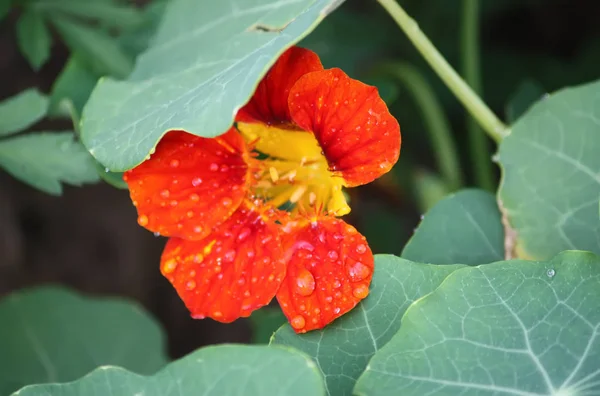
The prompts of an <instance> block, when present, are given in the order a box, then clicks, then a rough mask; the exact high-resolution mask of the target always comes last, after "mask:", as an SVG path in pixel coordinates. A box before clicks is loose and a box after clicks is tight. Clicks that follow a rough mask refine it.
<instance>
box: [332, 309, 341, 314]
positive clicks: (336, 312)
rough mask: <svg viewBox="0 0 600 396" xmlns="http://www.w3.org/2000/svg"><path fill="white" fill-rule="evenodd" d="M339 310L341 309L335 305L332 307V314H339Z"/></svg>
mask: <svg viewBox="0 0 600 396" xmlns="http://www.w3.org/2000/svg"><path fill="white" fill-rule="evenodd" d="M340 311H341V310H340V307H335V308H333V313H334V314H336V315H337V314H339V313H340Z"/></svg>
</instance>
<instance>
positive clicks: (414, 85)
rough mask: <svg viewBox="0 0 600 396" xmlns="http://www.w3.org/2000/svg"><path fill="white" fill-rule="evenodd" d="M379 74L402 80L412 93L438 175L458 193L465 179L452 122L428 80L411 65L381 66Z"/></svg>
mask: <svg viewBox="0 0 600 396" xmlns="http://www.w3.org/2000/svg"><path fill="white" fill-rule="evenodd" d="M376 71H381V72H382V73H384V74H387V75H390V76H393V77H395V78H396V79H398V80H400V81H401V82H402V83H403V84H404V86H405V87H406V88H407V89H408V91H409V92H410V93H411V94H412V96H413V98H414V100H415V102H416V103H417V107H419V109H420V110H421V111H422V112H423V119H424V122H425V124H426V128H425V129H427V132H428V133H429V136H430V141H431V144H432V145H433V151H434V153H435V156H436V161H437V166H438V169H439V172H440V174H442V175H443V178H444V182H445V183H446V185H447V187H448V188H449V189H450V190H451V191H455V190H458V189H459V188H460V187H462V185H463V180H462V172H461V170H460V164H459V160H458V153H457V150H456V144H455V143H454V140H453V138H452V136H453V135H452V130H451V128H450V122H449V121H448V118H447V117H446V115H445V114H444V111H443V109H442V106H441V105H440V103H439V101H438V100H437V98H436V96H435V93H434V92H433V89H432V88H431V86H430V85H429V84H428V83H427V80H426V79H425V78H424V77H423V75H422V74H421V73H420V72H419V70H418V69H417V68H416V67H414V66H412V65H410V64H408V63H400V62H397V63H390V64H387V65H383V66H381V67H378V68H377V69H376Z"/></svg>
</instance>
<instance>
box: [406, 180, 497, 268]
mask: <svg viewBox="0 0 600 396" xmlns="http://www.w3.org/2000/svg"><path fill="white" fill-rule="evenodd" d="M402 257H404V258H406V259H409V260H413V261H420V262H423V263H434V264H452V263H464V264H468V265H478V264H484V263H491V262H493V261H499V260H502V259H504V229H503V227H502V219H501V216H500V211H499V210H498V205H497V204H496V199H495V197H494V196H493V195H492V194H490V193H488V192H485V191H483V190H475V189H468V190H463V191H460V192H457V193H456V194H453V195H450V196H448V197H447V198H445V199H443V200H442V201H440V202H439V203H438V204H437V205H435V206H434V207H433V208H432V209H431V210H430V211H429V212H427V213H426V214H425V216H423V220H422V221H421V224H419V227H418V228H417V229H416V231H415V234H414V235H413V237H412V238H411V239H410V240H409V241H408V243H407V244H406V246H405V247H404V251H403V252H402Z"/></svg>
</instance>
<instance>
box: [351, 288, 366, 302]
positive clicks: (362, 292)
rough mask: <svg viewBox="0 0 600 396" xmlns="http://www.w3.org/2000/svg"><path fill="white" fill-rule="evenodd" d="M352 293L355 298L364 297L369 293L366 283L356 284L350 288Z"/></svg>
mask: <svg viewBox="0 0 600 396" xmlns="http://www.w3.org/2000/svg"><path fill="white" fill-rule="evenodd" d="M352 295H353V296H354V297H356V298H360V299H362V298H365V297H367V296H368V295H369V288H368V287H367V285H358V286H356V287H355V288H354V289H353V290H352Z"/></svg>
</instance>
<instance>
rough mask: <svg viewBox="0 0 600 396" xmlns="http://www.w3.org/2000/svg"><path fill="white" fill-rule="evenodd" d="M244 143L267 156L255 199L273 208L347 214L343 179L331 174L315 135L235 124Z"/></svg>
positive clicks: (285, 128)
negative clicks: (313, 209)
mask: <svg viewBox="0 0 600 396" xmlns="http://www.w3.org/2000/svg"><path fill="white" fill-rule="evenodd" d="M238 129H239V131H240V132H241V133H242V136H243V137H244V139H245V140H246V142H248V143H251V144H253V145H254V148H255V150H256V151H258V152H259V153H261V154H263V155H264V156H266V158H264V159H262V160H260V166H259V171H258V182H257V183H256V184H255V187H254V188H255V193H256V194H257V196H259V197H262V198H264V199H267V200H268V201H269V202H270V203H271V204H272V205H273V206H275V207H279V206H281V205H284V204H286V203H288V202H289V203H291V204H293V205H294V208H293V210H292V211H298V210H308V209H309V208H311V207H314V208H316V209H317V210H318V211H321V210H324V211H326V212H328V213H331V214H334V215H336V216H343V215H345V214H348V213H349V212H350V206H348V204H347V202H346V198H345V196H344V193H343V192H342V187H344V186H345V182H344V179H343V178H342V177H341V176H340V175H338V174H336V173H335V172H332V171H330V169H329V164H328V163H327V159H326V158H325V156H324V155H323V151H322V150H321V147H320V146H319V143H318V142H317V139H316V138H315V136H314V135H313V134H312V133H310V132H306V131H303V130H299V129H297V128H295V127H293V126H291V125H277V126H270V125H265V124H261V123H238Z"/></svg>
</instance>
